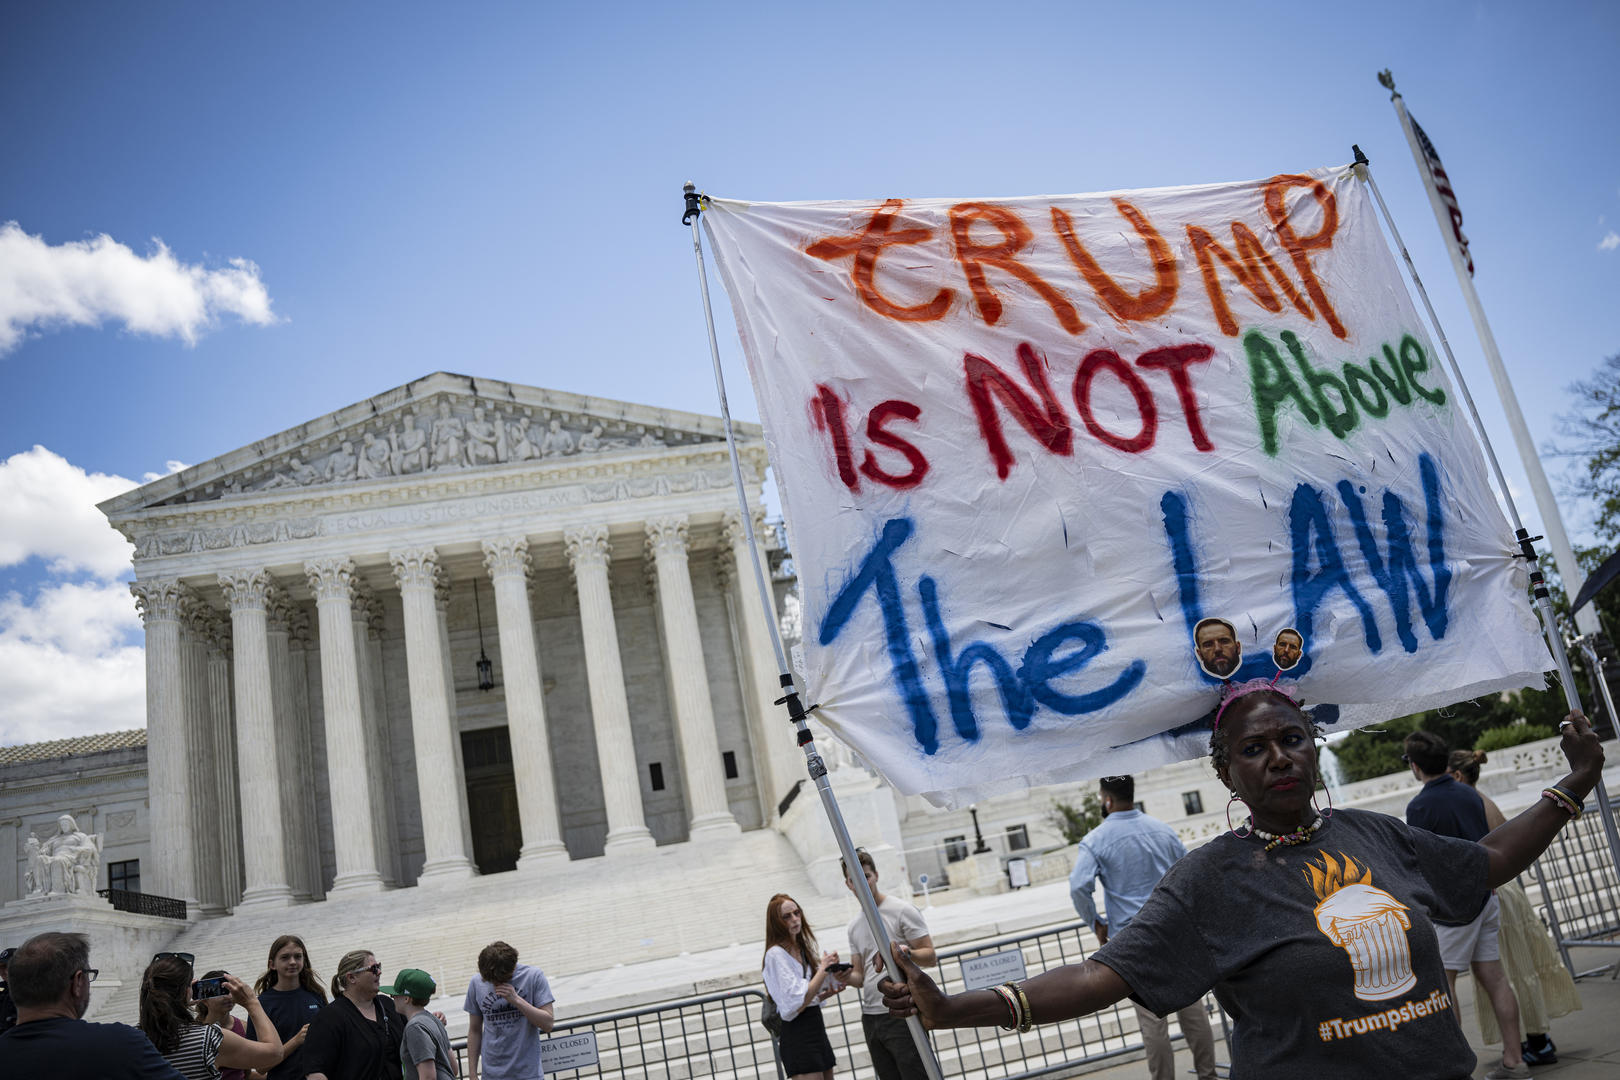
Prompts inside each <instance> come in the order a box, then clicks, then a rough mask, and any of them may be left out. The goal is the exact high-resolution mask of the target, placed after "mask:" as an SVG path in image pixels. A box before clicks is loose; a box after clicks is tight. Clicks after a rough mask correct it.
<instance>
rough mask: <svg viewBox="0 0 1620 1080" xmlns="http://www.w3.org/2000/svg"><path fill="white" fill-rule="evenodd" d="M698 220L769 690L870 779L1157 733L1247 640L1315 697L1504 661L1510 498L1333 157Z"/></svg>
mask: <svg viewBox="0 0 1620 1080" xmlns="http://www.w3.org/2000/svg"><path fill="white" fill-rule="evenodd" d="M703 221H704V222H705V224H706V226H707V228H708V230H709V235H710V237H711V240H712V242H713V245H714V249H715V252H716V256H717V262H718V265H719V269H720V273H721V275H722V277H723V279H724V281H725V285H726V289H727V291H728V292H729V294H730V296H731V302H732V307H733V309H734V311H735V312H736V316H737V325H738V330H739V332H740V334H741V337H742V343H743V349H744V352H745V354H746V356H747V360H748V365H749V370H750V373H751V374H752V377H753V381H754V388H755V392H756V394H757V396H758V400H759V405H760V410H761V413H762V417H763V420H764V423H765V430H766V437H767V439H768V441H769V447H770V453H771V460H772V463H773V465H774V468H775V473H776V478H777V482H778V485H779V489H780V491H781V495H782V500H783V504H784V511H785V514H786V518H787V526H788V534H789V539H790V543H791V546H792V551H793V556H794V564H795V566H796V568H797V571H798V576H799V588H800V591H801V594H802V600H803V625H804V648H803V665H804V670H803V671H802V672H801V675H802V677H803V679H804V682H805V687H804V689H805V700H806V701H807V702H816V703H819V704H820V705H821V711H820V712H819V713H818V716H819V717H820V718H821V719H822V720H824V721H825V722H826V723H827V724H828V726H829V727H830V728H831V729H832V730H833V731H834V732H835V733H836V734H837V735H838V736H839V737H840V738H841V739H843V740H844V741H845V742H847V743H848V744H850V745H851V746H852V747H854V748H855V749H856V750H857V751H858V752H859V753H860V754H861V755H862V756H864V757H865V758H866V759H867V760H868V761H869V762H871V763H872V764H873V765H874V766H875V767H876V768H877V769H878V770H880V771H881V772H882V773H883V775H884V776H886V777H887V778H888V779H889V780H890V781H891V782H892V783H894V784H895V786H896V787H898V788H899V789H900V790H901V791H904V792H907V793H921V794H924V795H926V796H928V797H929V798H930V799H931V800H933V801H935V802H947V803H957V804H959V803H961V802H965V801H968V800H970V799H973V798H977V797H980V796H983V795H985V794H989V793H991V792H994V791H997V790H1006V789H1009V788H1012V787H1015V786H1021V785H1023V784H1029V783H1049V782H1053V781H1056V780H1073V779H1077V778H1080V777H1084V776H1097V775H1106V774H1110V773H1120V772H1127V771H1136V770H1140V769H1143V768H1147V767H1150V766H1153V765H1157V764H1162V763H1164V762H1166V761H1170V760H1176V759H1179V758H1184V757H1188V756H1193V755H1196V754H1198V753H1202V752H1203V751H1204V748H1205V746H1206V745H1207V739H1208V721H1209V716H1210V714H1211V712H1212V710H1213V707H1214V705H1215V703H1216V700H1217V699H1218V696H1219V689H1220V686H1221V684H1222V681H1223V679H1224V678H1233V679H1243V678H1252V677H1257V676H1262V677H1266V678H1270V677H1272V676H1273V675H1276V674H1277V673H1278V669H1279V666H1281V667H1284V668H1286V669H1287V670H1286V671H1285V672H1284V676H1285V677H1286V678H1290V679H1297V688H1296V692H1298V693H1301V694H1302V695H1303V696H1304V698H1305V699H1306V701H1307V703H1309V704H1314V703H1333V704H1334V705H1337V706H1340V709H1339V710H1338V711H1337V712H1336V711H1335V710H1333V709H1323V710H1321V711H1320V715H1319V719H1322V720H1324V721H1325V722H1326V724H1327V726H1329V727H1330V729H1331V728H1333V727H1337V728H1339V729H1343V728H1346V727H1351V726H1358V725H1360V724H1364V723H1370V722H1372V721H1375V720H1378V719H1384V718H1387V717H1390V716H1395V715H1401V714H1403V713H1406V712H1411V711H1415V710H1417V709H1421V708H1427V707H1432V706H1434V705H1438V704H1443V703H1449V702H1452V701H1456V700H1459V699H1461V698H1464V697H1470V696H1474V695H1477V694H1480V693H1483V692H1485V691H1489V690H1496V689H1502V688H1508V687H1519V686H1525V685H1537V686H1539V685H1541V678H1540V676H1539V674H1538V672H1540V671H1542V670H1544V669H1546V668H1548V667H1550V666H1551V665H1550V662H1549V660H1548V656H1547V652H1546V648H1545V646H1544V645H1543V643H1542V642H1541V639H1540V636H1539V632H1538V630H1537V626H1536V623H1535V620H1534V618H1533V616H1532V614H1531V611H1530V608H1529V605H1528V604H1527V603H1526V601H1525V599H1524V592H1523V587H1524V580H1525V578H1524V574H1523V572H1522V570H1521V569H1520V568H1519V566H1518V565H1517V563H1516V562H1515V559H1514V556H1515V553H1516V552H1515V549H1514V546H1513V543H1512V539H1513V538H1512V533H1511V530H1510V529H1509V527H1508V525H1507V523H1506V522H1505V521H1504V519H1503V516H1502V513H1501V511H1500V510H1499V509H1498V507H1497V504H1496V501H1495V499H1494V497H1493V496H1492V494H1491V492H1490V490H1489V488H1488V487H1487V483H1486V479H1485V470H1484V465H1483V461H1482V459H1481V455H1480V452H1479V449H1478V447H1477V445H1476V444H1475V442H1474V439H1473V437H1472V435H1471V434H1470V433H1469V431H1468V430H1467V428H1466V427H1465V426H1464V420H1463V417H1462V413H1461V410H1460V408H1459V402H1458V400H1457V398H1456V394H1455V392H1454V389H1453V387H1452V386H1451V384H1450V382H1449V380H1448V379H1447V378H1446V376H1445V374H1444V373H1443V372H1442V370H1441V366H1440V362H1439V358H1438V356H1437V354H1436V353H1435V351H1434V349H1433V348H1432V347H1431V346H1430V344H1429V341H1428V339H1427V337H1426V336H1425V334H1424V331H1423V329H1422V327H1421V325H1420V324H1419V322H1418V319H1417V316H1416V313H1415V312H1414V311H1413V309H1412V305H1411V302H1410V300H1409V299H1408V297H1407V293H1406V290H1405V288H1404V286H1403V284H1402V282H1401V280H1400V278H1399V276H1398V274H1397V272H1396V268H1395V264H1394V261H1393V260H1392V259H1391V257H1390V254H1389V251H1388V249H1387V248H1386V247H1385V245H1384V241H1383V237H1382V235H1381V234H1380V232H1379V230H1378V227H1377V223H1376V221H1375V220H1374V218H1373V215H1372V211H1371V209H1370V206H1369V203H1368V200H1367V198H1366V195H1365V193H1364V192H1363V190H1362V189H1361V186H1360V183H1359V182H1358V181H1357V180H1356V179H1355V177H1354V174H1353V173H1352V172H1351V171H1350V170H1348V169H1343V170H1325V171H1321V172H1317V173H1312V174H1309V175H1297V176H1279V177H1274V178H1272V179H1270V180H1264V181H1258V182H1247V183H1232V184H1216V185H1209V186H1204V187H1183V188H1164V189H1155V190H1144V191H1131V192H1118V193H1113V194H1102V195H1065V196H1042V197H1035V198H1017V199H982V200H954V199H907V200H902V199H890V200H887V201H885V202H881V203H875V202H832V203H791V204H779V203H746V202H739V201H734V200H727V199H716V200H713V201H712V202H711V204H710V206H709V208H708V210H707V212H705V213H704V215H703ZM1195 643H1196V648H1195Z"/></svg>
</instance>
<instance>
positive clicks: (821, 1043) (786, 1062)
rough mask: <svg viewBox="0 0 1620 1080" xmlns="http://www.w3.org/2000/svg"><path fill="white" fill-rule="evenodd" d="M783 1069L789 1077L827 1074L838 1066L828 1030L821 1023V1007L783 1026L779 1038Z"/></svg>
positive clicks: (813, 1007)
mask: <svg viewBox="0 0 1620 1080" xmlns="http://www.w3.org/2000/svg"><path fill="white" fill-rule="evenodd" d="M777 1045H778V1049H779V1050H780V1051H781V1054H782V1069H783V1071H785V1072H786V1073H787V1074H788V1075H789V1076H799V1075H801V1074H803V1073H819V1072H826V1071H827V1070H828V1069H830V1068H832V1067H833V1066H834V1065H835V1064H837V1059H835V1058H834V1057H833V1048H832V1043H830V1042H828V1041H827V1027H826V1025H825V1024H823V1023H822V1022H821V1006H820V1005H809V1006H806V1007H805V1008H804V1010H803V1011H802V1012H800V1013H799V1015H798V1016H795V1017H794V1018H793V1019H792V1020H789V1021H787V1022H786V1023H784V1024H783V1025H782V1034H781V1035H780V1036H778V1044H777Z"/></svg>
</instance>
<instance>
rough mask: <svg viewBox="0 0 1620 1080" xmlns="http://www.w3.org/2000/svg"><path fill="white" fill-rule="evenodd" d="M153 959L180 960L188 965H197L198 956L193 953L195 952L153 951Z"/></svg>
mask: <svg viewBox="0 0 1620 1080" xmlns="http://www.w3.org/2000/svg"><path fill="white" fill-rule="evenodd" d="M152 959H153V960H179V961H180V962H181V963H183V964H185V965H186V967H196V966H197V957H196V955H195V954H193V953H188V952H160V953H153V954H152Z"/></svg>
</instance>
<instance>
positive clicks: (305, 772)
mask: <svg viewBox="0 0 1620 1080" xmlns="http://www.w3.org/2000/svg"><path fill="white" fill-rule="evenodd" d="M312 644H313V643H312V642H311V640H310V626H309V612H307V611H305V610H304V609H303V607H302V606H301V605H299V604H296V603H294V604H292V605H291V608H290V610H289V611H288V613H287V661H288V663H287V672H288V676H289V678H288V687H289V689H290V690H291V691H292V711H293V731H294V738H293V752H294V754H295V756H296V758H297V762H298V765H297V769H296V771H295V772H294V773H293V775H294V776H300V777H304V778H305V779H304V784H305V785H306V786H307V787H308V788H309V789H311V790H318V789H319V786H320V785H319V781H318V779H317V777H316V773H315V746H314V742H313V739H314V727H315V718H314V716H313V714H312V713H311V712H310V707H309V654H310V652H311V648H310V647H311V645H312ZM316 677H317V678H319V677H320V674H319V669H318V668H317V672H316ZM318 816H319V815H318V813H317V811H316V808H315V807H314V805H312V800H305V802H304V804H303V805H302V806H300V807H299V815H298V817H299V820H298V830H299V831H298V835H297V837H296V838H295V839H294V840H293V842H292V846H291V847H290V848H289V849H288V856H287V857H288V858H289V859H292V860H294V861H297V860H302V863H303V865H302V870H303V873H304V874H305V875H307V878H308V881H309V891H310V895H311V896H312V897H313V898H314V899H316V900H324V899H326V874H325V873H324V872H323V870H322V869H321V830H320V822H319V821H318Z"/></svg>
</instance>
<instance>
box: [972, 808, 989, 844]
mask: <svg viewBox="0 0 1620 1080" xmlns="http://www.w3.org/2000/svg"><path fill="white" fill-rule="evenodd" d="M968 813H969V814H971V815H973V854H975V855H983V854H984V853H985V852H987V851H989V850H990V845H989V844H987V843H985V842H984V833H982V832H980V831H979V808H978V807H977V806H969V807H968Z"/></svg>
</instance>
